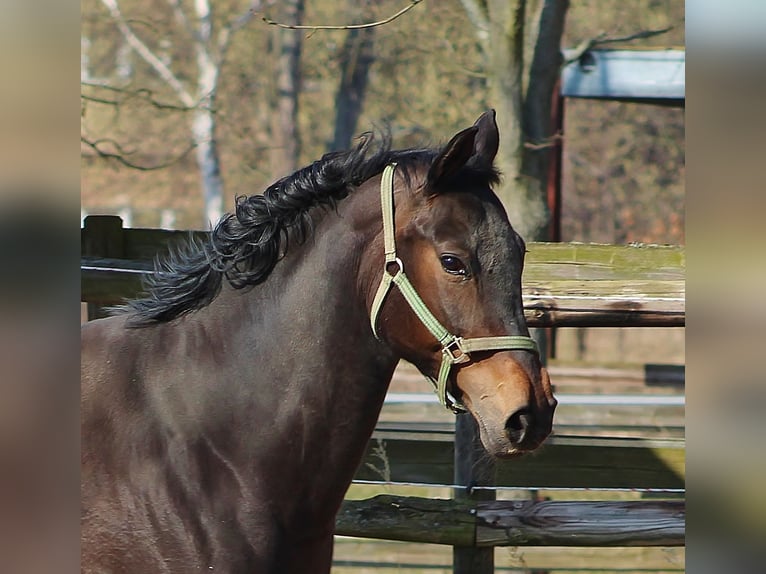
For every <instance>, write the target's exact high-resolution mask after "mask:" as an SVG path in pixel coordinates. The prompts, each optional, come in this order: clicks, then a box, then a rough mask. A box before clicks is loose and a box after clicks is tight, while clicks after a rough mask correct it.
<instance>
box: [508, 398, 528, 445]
mask: <svg viewBox="0 0 766 574" xmlns="http://www.w3.org/2000/svg"><path fill="white" fill-rule="evenodd" d="M534 420H535V416H534V414H533V413H532V410H531V409H529V408H527V407H524V408H522V409H519V410H517V411H516V412H515V413H513V414H512V415H511V416H510V417H508V420H507V421H506V423H505V433H506V434H507V435H508V440H510V441H511V444H512V445H514V446H518V445H520V444H521V443H523V442H524V439H525V438H526V437H527V430H528V429H530V428H531V427H532V425H533V424H534Z"/></svg>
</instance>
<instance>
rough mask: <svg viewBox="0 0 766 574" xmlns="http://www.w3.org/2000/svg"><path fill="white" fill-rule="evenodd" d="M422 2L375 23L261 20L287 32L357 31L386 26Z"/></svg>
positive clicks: (416, 1)
mask: <svg viewBox="0 0 766 574" xmlns="http://www.w3.org/2000/svg"><path fill="white" fill-rule="evenodd" d="M420 2H422V0H410V4H409V6H405V7H404V8H402V9H401V10H399V11H398V12H397V13H396V14H394V15H392V16H389V17H388V18H386V19H384V20H378V21H377V22H368V23H367V24H347V25H345V26H328V25H314V26H310V25H305V26H304V25H300V26H297V25H292V24H281V23H280V22H275V21H274V20H270V19H269V18H267V17H266V16H263V17H261V20H263V21H264V22H266V23H267V24H269V25H271V26H278V27H279V28H287V29H289V30H312V31H316V30H359V29H361V28H373V27H375V26H382V25H384V24H388V23H389V22H393V21H394V20H396V19H397V18H398V17H399V16H401V15H402V14H404V13H405V12H408V11H409V10H412V9H413V8H414V7H415V6H417V5H418V4H420Z"/></svg>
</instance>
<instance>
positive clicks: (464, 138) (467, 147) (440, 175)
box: [428, 125, 479, 190]
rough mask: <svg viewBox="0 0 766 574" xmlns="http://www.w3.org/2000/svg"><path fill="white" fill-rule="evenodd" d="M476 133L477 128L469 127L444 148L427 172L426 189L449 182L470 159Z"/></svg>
mask: <svg viewBox="0 0 766 574" xmlns="http://www.w3.org/2000/svg"><path fill="white" fill-rule="evenodd" d="M478 131H479V128H478V127H476V126H475V125H474V126H471V127H470V128H468V129H465V130H463V131H461V132H458V133H457V134H455V135H454V136H453V137H452V139H451V140H450V141H449V143H447V145H446V146H444V148H443V149H442V150H441V152H440V153H439V155H438V156H437V157H436V159H435V160H434V162H433V163H432V164H431V168H430V169H429V170H428V187H429V188H430V189H431V190H435V189H437V188H438V186H439V184H442V183H444V182H446V181H449V180H450V179H451V178H452V177H453V176H454V175H455V174H456V173H457V172H458V171H459V170H460V168H462V167H463V166H464V165H465V164H466V162H467V161H468V160H469V159H470V158H471V156H472V155H473V154H474V140H475V138H476V134H477V133H478Z"/></svg>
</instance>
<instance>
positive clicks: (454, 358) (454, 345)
mask: <svg viewBox="0 0 766 574" xmlns="http://www.w3.org/2000/svg"><path fill="white" fill-rule="evenodd" d="M442 353H444V356H445V357H447V359H448V360H449V362H450V363H451V364H453V365H459V364H460V363H467V362H468V361H470V360H471V356H470V355H469V354H468V352H466V351H465V350H464V349H463V338H462V337H455V338H454V339H452V340H451V341H450V342H449V343H447V344H446V345H444V348H442Z"/></svg>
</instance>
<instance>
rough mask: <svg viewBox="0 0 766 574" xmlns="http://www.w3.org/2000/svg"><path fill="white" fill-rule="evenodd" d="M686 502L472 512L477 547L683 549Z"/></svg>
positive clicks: (506, 504)
mask: <svg viewBox="0 0 766 574" xmlns="http://www.w3.org/2000/svg"><path fill="white" fill-rule="evenodd" d="M685 515H686V510H685V502H684V501H682V500H672V501H645V500H631V501H562V500H555V501H543V502H533V501H529V500H520V501H503V502H494V503H482V504H479V505H478V507H477V509H476V518H477V527H476V544H477V546H683V545H684V530H685V526H684V524H685Z"/></svg>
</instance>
